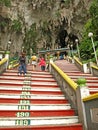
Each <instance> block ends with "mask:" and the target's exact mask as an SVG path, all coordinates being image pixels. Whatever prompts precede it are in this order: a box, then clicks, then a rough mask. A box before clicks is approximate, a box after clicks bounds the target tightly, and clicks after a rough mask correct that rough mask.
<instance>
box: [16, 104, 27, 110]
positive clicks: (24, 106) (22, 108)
mask: <svg viewBox="0 0 98 130" xmlns="http://www.w3.org/2000/svg"><path fill="white" fill-rule="evenodd" d="M18 110H30V106H29V105H19V106H18Z"/></svg>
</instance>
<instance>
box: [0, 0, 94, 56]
mask: <svg viewBox="0 0 98 130" xmlns="http://www.w3.org/2000/svg"><path fill="white" fill-rule="evenodd" d="M91 1H92V0H11V5H10V6H9V7H6V6H5V5H4V4H2V3H1V4H0V46H1V47H2V49H4V50H6V48H7V46H8V41H9V40H11V45H10V50H11V54H12V55H13V54H14V53H15V52H16V51H18V52H20V51H21V49H22V47H23V46H24V48H26V50H27V51H28V52H29V50H30V48H32V49H33V50H34V51H38V49H42V48H45V49H46V48H51V49H52V48H56V47H58V46H61V47H65V46H67V43H68V40H69V39H70V41H72V43H74V42H75V39H76V38H79V39H80V40H81V32H82V29H83V26H84V24H85V23H86V21H87V20H88V18H89V11H88V10H89V7H90V3H91Z"/></svg>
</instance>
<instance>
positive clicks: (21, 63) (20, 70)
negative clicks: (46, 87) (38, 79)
mask: <svg viewBox="0 0 98 130" xmlns="http://www.w3.org/2000/svg"><path fill="white" fill-rule="evenodd" d="M22 73H23V74H24V75H26V73H27V70H26V57H25V53H21V56H20V57H19V68H18V75H20V74H22Z"/></svg>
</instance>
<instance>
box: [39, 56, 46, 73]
mask: <svg viewBox="0 0 98 130" xmlns="http://www.w3.org/2000/svg"><path fill="white" fill-rule="evenodd" d="M39 65H40V66H41V70H42V71H45V68H46V61H45V59H44V58H43V57H42V58H40V60H39Z"/></svg>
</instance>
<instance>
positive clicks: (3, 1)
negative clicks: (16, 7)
mask: <svg viewBox="0 0 98 130" xmlns="http://www.w3.org/2000/svg"><path fill="white" fill-rule="evenodd" d="M0 5H4V6H6V7H10V6H11V0H0Z"/></svg>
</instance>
